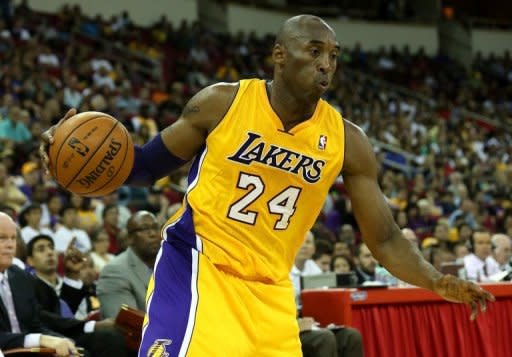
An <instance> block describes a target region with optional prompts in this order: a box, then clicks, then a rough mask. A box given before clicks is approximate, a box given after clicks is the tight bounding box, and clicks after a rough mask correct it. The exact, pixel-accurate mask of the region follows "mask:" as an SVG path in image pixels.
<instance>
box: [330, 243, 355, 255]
mask: <svg viewBox="0 0 512 357" xmlns="http://www.w3.org/2000/svg"><path fill="white" fill-rule="evenodd" d="M351 248H352V247H351V246H350V245H349V243H347V242H344V241H337V242H335V243H334V249H333V254H334V255H346V256H347V257H351V256H352V249H351Z"/></svg>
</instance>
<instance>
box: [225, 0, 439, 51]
mask: <svg viewBox="0 0 512 357" xmlns="http://www.w3.org/2000/svg"><path fill="white" fill-rule="evenodd" d="M290 15H292V14H289V13H285V12H277V11H272V12H270V11H263V10H260V9H256V8H252V7H245V6H239V5H234V4H230V5H229V6H228V24H229V26H228V28H229V31H230V32H237V31H241V30H244V31H251V30H254V31H255V32H256V33H257V34H260V35H264V34H266V33H275V31H277V29H278V28H279V25H280V24H281V23H282V22H283V20H284V19H286V18H288V17H290ZM326 20H327V22H328V23H329V24H330V25H331V26H332V27H333V28H334V30H335V31H336V33H337V34H338V40H339V41H340V42H341V45H342V46H348V47H353V46H354V45H355V44H356V43H357V42H360V43H361V45H362V46H363V48H365V49H378V48H379V47H381V46H385V47H388V46H391V45H395V46H397V47H398V48H401V47H403V46H404V45H406V44H408V45H409V46H410V48H411V50H413V51H415V50H417V49H418V48H419V47H424V48H425V51H426V52H427V53H429V54H435V53H436V52H437V49H438V47H439V44H438V35H437V28H436V27H435V26H426V25H398V24H382V23H368V22H362V21H351V20H341V19H326Z"/></svg>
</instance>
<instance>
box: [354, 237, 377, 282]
mask: <svg viewBox="0 0 512 357" xmlns="http://www.w3.org/2000/svg"><path fill="white" fill-rule="evenodd" d="M354 260H355V263H356V274H357V280H358V283H359V284H363V283H364V282H365V281H375V267H376V266H377V260H375V258H374V257H373V255H372V253H371V252H370V249H368V247H367V246H366V244H365V243H361V244H359V245H358V246H357V247H356V251H355V258H354Z"/></svg>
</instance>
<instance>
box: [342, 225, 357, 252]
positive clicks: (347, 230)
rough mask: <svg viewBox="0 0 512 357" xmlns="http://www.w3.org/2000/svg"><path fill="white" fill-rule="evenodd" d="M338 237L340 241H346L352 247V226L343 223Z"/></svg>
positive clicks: (353, 239) (354, 239)
mask: <svg viewBox="0 0 512 357" xmlns="http://www.w3.org/2000/svg"><path fill="white" fill-rule="evenodd" d="M338 238H339V240H340V241H342V242H347V243H348V245H349V246H350V247H353V246H354V245H355V243H356V233H355V231H354V227H353V226H352V225H351V224H344V225H342V226H341V229H340V233H339V234H338Z"/></svg>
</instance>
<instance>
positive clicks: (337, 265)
mask: <svg viewBox="0 0 512 357" xmlns="http://www.w3.org/2000/svg"><path fill="white" fill-rule="evenodd" d="M331 271H333V272H335V273H350V272H352V271H355V265H354V263H353V262H352V259H350V257H348V256H346V255H334V256H333V257H332V260H331Z"/></svg>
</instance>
